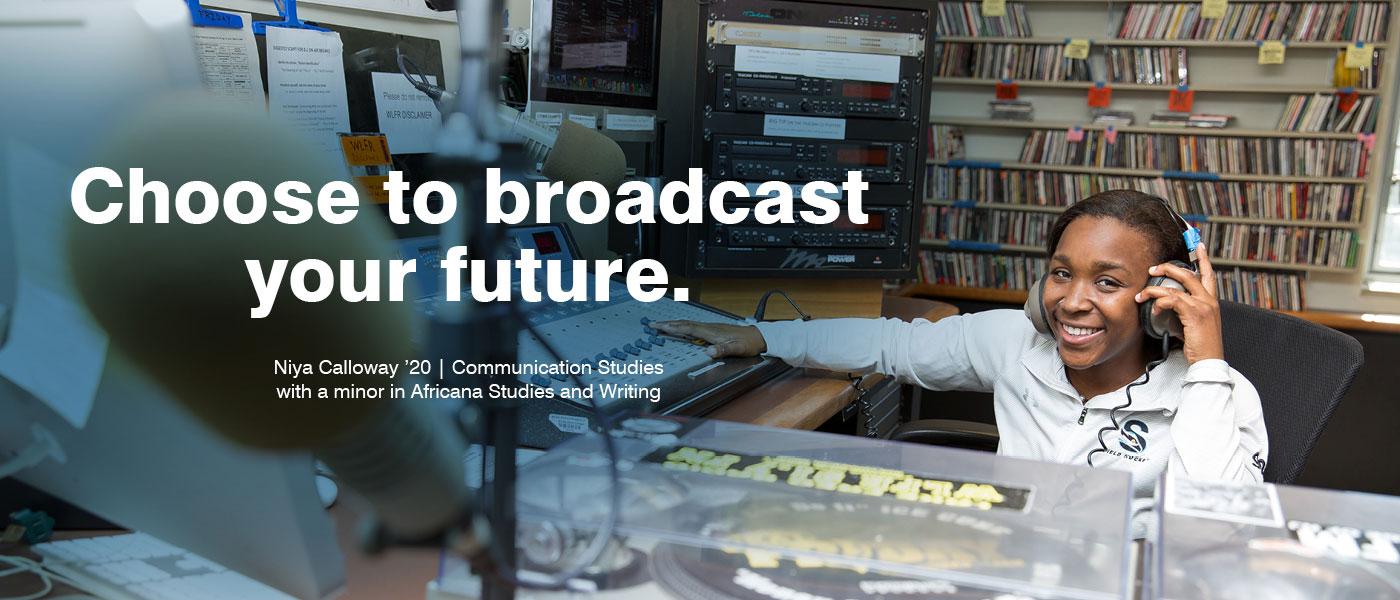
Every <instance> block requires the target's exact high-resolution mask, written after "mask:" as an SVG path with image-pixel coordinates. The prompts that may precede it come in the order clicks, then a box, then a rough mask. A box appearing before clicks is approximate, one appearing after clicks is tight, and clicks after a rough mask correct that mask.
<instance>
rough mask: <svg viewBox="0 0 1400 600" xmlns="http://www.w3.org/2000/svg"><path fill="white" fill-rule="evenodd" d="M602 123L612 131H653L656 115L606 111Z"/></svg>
mask: <svg viewBox="0 0 1400 600" xmlns="http://www.w3.org/2000/svg"><path fill="white" fill-rule="evenodd" d="M603 125H604V126H606V127H607V128H608V129H611V130H613V131H653V130H655V129H656V117H653V116H651V115H620V114H616V113H608V114H607V116H606V117H604V119H603Z"/></svg>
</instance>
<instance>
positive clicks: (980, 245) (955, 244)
mask: <svg viewBox="0 0 1400 600" xmlns="http://www.w3.org/2000/svg"><path fill="white" fill-rule="evenodd" d="M919 245H921V246H924V247H928V248H949V249H952V250H971V251H974V252H1024V253H1026V254H1036V255H1044V254H1045V248H1043V247H1041V246H1030V245H1026V244H1001V243H997V242H968V241H963V240H931V239H921V240H919ZM1210 262H1211V264H1214V265H1221V266H1227V267H1252V268H1255V269H1273V270H1278V271H1314V272H1320V273H1355V272H1356V269H1357V268H1356V267H1328V266H1324V265H1305V264H1300V263H1288V262H1269V261H1262V260H1233V259H1227V258H1215V257H1211V259H1210Z"/></svg>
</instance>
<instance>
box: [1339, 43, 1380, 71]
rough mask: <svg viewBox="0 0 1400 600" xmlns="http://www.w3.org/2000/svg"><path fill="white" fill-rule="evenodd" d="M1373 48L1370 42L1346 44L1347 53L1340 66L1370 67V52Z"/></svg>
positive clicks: (1349, 67)
mask: <svg viewBox="0 0 1400 600" xmlns="http://www.w3.org/2000/svg"><path fill="white" fill-rule="evenodd" d="M1374 49H1375V48H1374V47H1373V46H1371V45H1370V44H1366V43H1362V42H1357V43H1355V44H1352V45H1350V46H1347V54H1346V58H1345V59H1343V60H1342V66H1344V67H1346V68H1348V69H1369V68H1371V52H1372V51H1373V50H1374Z"/></svg>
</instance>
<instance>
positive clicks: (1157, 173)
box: [928, 159, 1366, 185]
mask: <svg viewBox="0 0 1400 600" xmlns="http://www.w3.org/2000/svg"><path fill="white" fill-rule="evenodd" d="M928 164H930V165H933V166H936V167H952V168H963V167H966V168H973V169H1011V170H1020V171H1055V172H1058V173H1088V174H1091V175H1130V176H1133V175H1135V176H1142V177H1164V178H1166V179H1197V180H1205V181H1266V182H1294V181H1297V182H1306V183H1349V184H1358V185H1359V184H1364V183H1366V178H1364V177H1318V176H1308V175H1250V174H1248V173H1207V172H1204V171H1164V170H1160V169H1129V168H1124V167H1085V166H1078V165H1052V164H1044V163H1024V162H1015V161H999V160H973V159H955V160H931V161H928Z"/></svg>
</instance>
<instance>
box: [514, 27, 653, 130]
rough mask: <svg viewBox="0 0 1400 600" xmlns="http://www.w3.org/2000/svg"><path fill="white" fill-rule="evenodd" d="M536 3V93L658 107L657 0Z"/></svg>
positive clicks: (565, 99)
mask: <svg viewBox="0 0 1400 600" xmlns="http://www.w3.org/2000/svg"><path fill="white" fill-rule="evenodd" d="M535 7H536V10H535V15H534V18H535V20H536V23H535V27H534V40H535V41H534V42H532V43H535V44H536V45H537V47H536V48H535V49H534V50H533V53H534V55H533V57H532V60H531V62H532V63H533V64H532V66H531V69H532V71H533V75H532V77H531V79H532V81H531V84H532V85H531V91H530V95H531V98H532V99H534V100H543V101H548V102H563V103H571V104H591V105H601V106H618V107H626V108H640V109H655V108H656V79H657V72H656V71H657V68H656V66H657V57H658V52H659V50H660V46H659V39H660V15H659V13H658V11H659V10H660V7H661V3H660V1H659V0H536V2H535ZM542 9H543V10H542Z"/></svg>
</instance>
